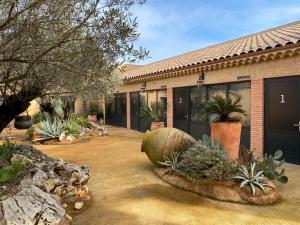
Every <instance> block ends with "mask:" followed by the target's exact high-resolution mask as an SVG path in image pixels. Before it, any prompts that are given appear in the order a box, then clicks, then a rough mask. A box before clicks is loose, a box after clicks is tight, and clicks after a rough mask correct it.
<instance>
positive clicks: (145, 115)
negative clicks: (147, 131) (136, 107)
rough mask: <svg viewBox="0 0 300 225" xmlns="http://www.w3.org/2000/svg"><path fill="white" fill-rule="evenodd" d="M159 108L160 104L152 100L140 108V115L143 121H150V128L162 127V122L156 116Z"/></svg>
mask: <svg viewBox="0 0 300 225" xmlns="http://www.w3.org/2000/svg"><path fill="white" fill-rule="evenodd" d="M161 108H162V106H161V104H160V103H159V102H153V103H151V106H150V107H149V106H147V107H145V108H142V109H141V114H140V117H141V118H142V119H143V120H144V121H145V123H147V124H148V123H151V130H156V129H158V128H162V127H164V122H161V121H160V120H159V116H158V114H159V111H160V110H161Z"/></svg>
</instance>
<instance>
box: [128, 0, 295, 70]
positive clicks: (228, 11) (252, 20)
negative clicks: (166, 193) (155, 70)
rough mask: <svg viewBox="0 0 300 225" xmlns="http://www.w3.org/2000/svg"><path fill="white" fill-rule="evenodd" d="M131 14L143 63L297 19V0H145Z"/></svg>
mask: <svg viewBox="0 0 300 225" xmlns="http://www.w3.org/2000/svg"><path fill="white" fill-rule="evenodd" d="M133 13H134V14H135V15H136V16H137V20H138V22H139V28H138V30H139V32H140V33H141V36H140V39H139V41H138V42H137V43H136V44H137V45H141V46H143V47H145V48H147V49H148V50H150V54H149V57H150V58H148V59H146V60H144V61H141V62H139V64H147V63H151V62H154V61H158V60H161V59H165V58H168V57H172V56H175V55H179V54H181V53H185V52H188V51H192V50H196V49H199V48H202V47H207V46H209V45H212V44H216V43H220V42H224V41H228V40H231V39H234V38H238V37H241V36H244V35H247V34H251V33H254V32H258V31H261V30H265V29H268V28H271V27H276V26H279V25H282V24H285V23H289V22H293V21H296V20H300V1H299V0H223V1H222V0H219V1H218V0H148V2H147V3H146V4H145V5H142V6H141V5H139V6H136V7H135V8H134V9H133Z"/></svg>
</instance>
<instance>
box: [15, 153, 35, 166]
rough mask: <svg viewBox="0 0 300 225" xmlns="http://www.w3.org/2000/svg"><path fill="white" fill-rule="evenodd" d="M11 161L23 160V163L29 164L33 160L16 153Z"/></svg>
mask: <svg viewBox="0 0 300 225" xmlns="http://www.w3.org/2000/svg"><path fill="white" fill-rule="evenodd" d="M10 162H11V163H13V162H21V163H22V164H23V165H28V164H31V163H32V160H31V159H29V158H27V157H26V156H24V155H21V154H14V155H13V157H12V158H11V159H10Z"/></svg>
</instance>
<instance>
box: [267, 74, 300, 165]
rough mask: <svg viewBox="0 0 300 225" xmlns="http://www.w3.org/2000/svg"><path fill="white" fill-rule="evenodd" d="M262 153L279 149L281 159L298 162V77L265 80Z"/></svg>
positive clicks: (299, 140)
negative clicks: (263, 144)
mask: <svg viewBox="0 0 300 225" xmlns="http://www.w3.org/2000/svg"><path fill="white" fill-rule="evenodd" d="M265 87H266V96H265V100H266V104H265V109H266V110H265V152H266V153H272V154H273V153H274V152H275V151H276V150H277V149H281V150H282V151H283V154H284V158H285V161H287V162H290V163H296V164H300V77H292V78H278V79H268V80H266V82H265Z"/></svg>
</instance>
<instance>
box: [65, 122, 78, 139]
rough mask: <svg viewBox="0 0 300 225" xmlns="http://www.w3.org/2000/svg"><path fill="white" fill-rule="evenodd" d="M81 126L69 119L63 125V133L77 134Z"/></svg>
mask: <svg viewBox="0 0 300 225" xmlns="http://www.w3.org/2000/svg"><path fill="white" fill-rule="evenodd" d="M80 128H81V126H80V125H79V124H78V123H76V122H75V121H72V120H69V121H68V122H67V123H66V125H65V129H64V131H65V133H66V135H73V136H75V135H77V134H78V133H79V130H80Z"/></svg>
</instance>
